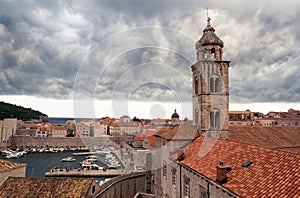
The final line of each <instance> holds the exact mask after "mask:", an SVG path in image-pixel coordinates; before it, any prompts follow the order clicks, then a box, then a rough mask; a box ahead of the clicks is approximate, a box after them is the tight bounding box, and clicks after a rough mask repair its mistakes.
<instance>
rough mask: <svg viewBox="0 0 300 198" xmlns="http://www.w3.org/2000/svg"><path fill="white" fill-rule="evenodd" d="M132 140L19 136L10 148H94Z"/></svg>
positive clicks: (117, 137) (121, 138) (122, 138)
mask: <svg viewBox="0 0 300 198" xmlns="http://www.w3.org/2000/svg"><path fill="white" fill-rule="evenodd" d="M130 140H132V137H131V136H126V137H121V136H115V137H111V136H102V137H82V138H76V137H64V138H63V137H60V138H58V137H28V136H17V137H12V138H11V145H10V147H12V148H14V147H17V148H21V147H23V148H25V147H31V148H33V147H37V148H44V147H52V148H55V147H59V148H61V147H63V148H71V147H73V148H79V147H88V148H91V149H92V148H93V147H94V146H95V145H96V146H99V145H112V144H114V143H120V142H122V141H130Z"/></svg>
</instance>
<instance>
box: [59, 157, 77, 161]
mask: <svg viewBox="0 0 300 198" xmlns="http://www.w3.org/2000/svg"><path fill="white" fill-rule="evenodd" d="M75 160H76V159H75V158H73V157H66V158H63V159H62V160H61V161H62V162H74V161H75Z"/></svg>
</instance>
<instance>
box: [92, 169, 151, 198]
mask: <svg viewBox="0 0 300 198" xmlns="http://www.w3.org/2000/svg"><path fill="white" fill-rule="evenodd" d="M138 192H146V173H145V172H139V173H132V174H128V175H122V176H118V177H115V178H113V179H111V180H110V181H108V182H106V183H104V184H103V185H102V186H100V193H99V194H98V195H97V197H98V198H113V197H118V198H132V197H134V196H135V195H136V194H137V193H138Z"/></svg>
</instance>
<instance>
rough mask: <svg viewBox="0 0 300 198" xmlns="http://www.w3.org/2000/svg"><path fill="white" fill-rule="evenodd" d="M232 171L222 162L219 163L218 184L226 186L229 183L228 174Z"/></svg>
mask: <svg viewBox="0 0 300 198" xmlns="http://www.w3.org/2000/svg"><path fill="white" fill-rule="evenodd" d="M230 171H231V167H230V166H224V163H223V162H222V161H219V165H217V181H216V182H217V183H218V184H221V185H222V184H224V183H226V182H227V173H228V172H230Z"/></svg>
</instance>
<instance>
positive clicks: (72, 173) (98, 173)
mask: <svg viewBox="0 0 300 198" xmlns="http://www.w3.org/2000/svg"><path fill="white" fill-rule="evenodd" d="M129 173H132V172H131V171H125V170H123V169H121V170H114V169H106V170H104V169H103V170H91V169H90V170H88V169H71V170H69V169H51V170H50V171H49V172H46V173H45V177H115V176H119V175H124V174H129Z"/></svg>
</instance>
